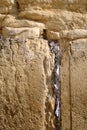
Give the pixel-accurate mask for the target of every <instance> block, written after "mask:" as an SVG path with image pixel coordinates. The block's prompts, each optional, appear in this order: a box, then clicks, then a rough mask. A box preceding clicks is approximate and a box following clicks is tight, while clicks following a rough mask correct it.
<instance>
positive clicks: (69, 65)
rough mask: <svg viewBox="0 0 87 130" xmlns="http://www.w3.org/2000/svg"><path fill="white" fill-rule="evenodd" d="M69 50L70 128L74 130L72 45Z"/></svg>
mask: <svg viewBox="0 0 87 130" xmlns="http://www.w3.org/2000/svg"><path fill="white" fill-rule="evenodd" d="M69 50H70V52H69V97H70V130H72V94H71V68H70V67H71V63H70V61H71V46H70V49H69Z"/></svg>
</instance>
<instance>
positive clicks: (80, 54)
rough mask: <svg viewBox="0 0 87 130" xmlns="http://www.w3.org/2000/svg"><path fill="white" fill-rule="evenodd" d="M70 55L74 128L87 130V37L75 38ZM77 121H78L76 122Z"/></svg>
mask: <svg viewBox="0 0 87 130" xmlns="http://www.w3.org/2000/svg"><path fill="white" fill-rule="evenodd" d="M71 50H72V55H71V57H70V76H71V81H70V82H71V104H72V106H71V107H72V129H73V130H75V129H77V130H79V129H81V130H86V129H87V125H86V124H85V123H86V122H87V103H86V102H87V95H86V93H87V89H86V86H87V85H86V84H87V78H86V77H87V39H82V40H81V41H80V39H79V40H75V41H74V42H73V44H72V45H71ZM76 122H77V123H76Z"/></svg>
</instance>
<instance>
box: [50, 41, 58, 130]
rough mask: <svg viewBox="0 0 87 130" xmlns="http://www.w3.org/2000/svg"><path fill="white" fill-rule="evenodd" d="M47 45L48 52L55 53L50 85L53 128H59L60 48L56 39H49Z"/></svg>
mask: <svg viewBox="0 0 87 130" xmlns="http://www.w3.org/2000/svg"><path fill="white" fill-rule="evenodd" d="M48 45H49V48H50V52H51V53H53V54H54V55H55V58H54V69H53V73H52V77H53V79H52V86H53V93H54V97H55V109H54V115H55V130H61V93H60V86H61V84H60V65H61V50H60V44H59V42H58V40H55V41H54V40H49V41H48Z"/></svg>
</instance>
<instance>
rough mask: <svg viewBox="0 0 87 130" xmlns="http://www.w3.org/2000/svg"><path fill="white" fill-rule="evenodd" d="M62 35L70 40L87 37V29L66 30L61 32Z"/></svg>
mask: <svg viewBox="0 0 87 130" xmlns="http://www.w3.org/2000/svg"><path fill="white" fill-rule="evenodd" d="M61 37H63V38H67V39H70V40H73V39H78V38H86V37H87V30H83V29H74V30H69V31H68V30H65V31H62V32H61Z"/></svg>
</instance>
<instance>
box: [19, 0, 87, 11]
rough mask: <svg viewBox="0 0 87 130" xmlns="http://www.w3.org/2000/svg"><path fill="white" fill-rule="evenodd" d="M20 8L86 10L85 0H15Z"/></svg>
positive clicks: (86, 2)
mask: <svg viewBox="0 0 87 130" xmlns="http://www.w3.org/2000/svg"><path fill="white" fill-rule="evenodd" d="M17 1H18V3H19V5H20V8H21V10H26V9H30V8H34V9H37V8H38V9H67V10H72V11H77V12H78V11H82V12H83V11H84V10H86V4H87V1H86V0H54V1H53V0H17Z"/></svg>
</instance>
